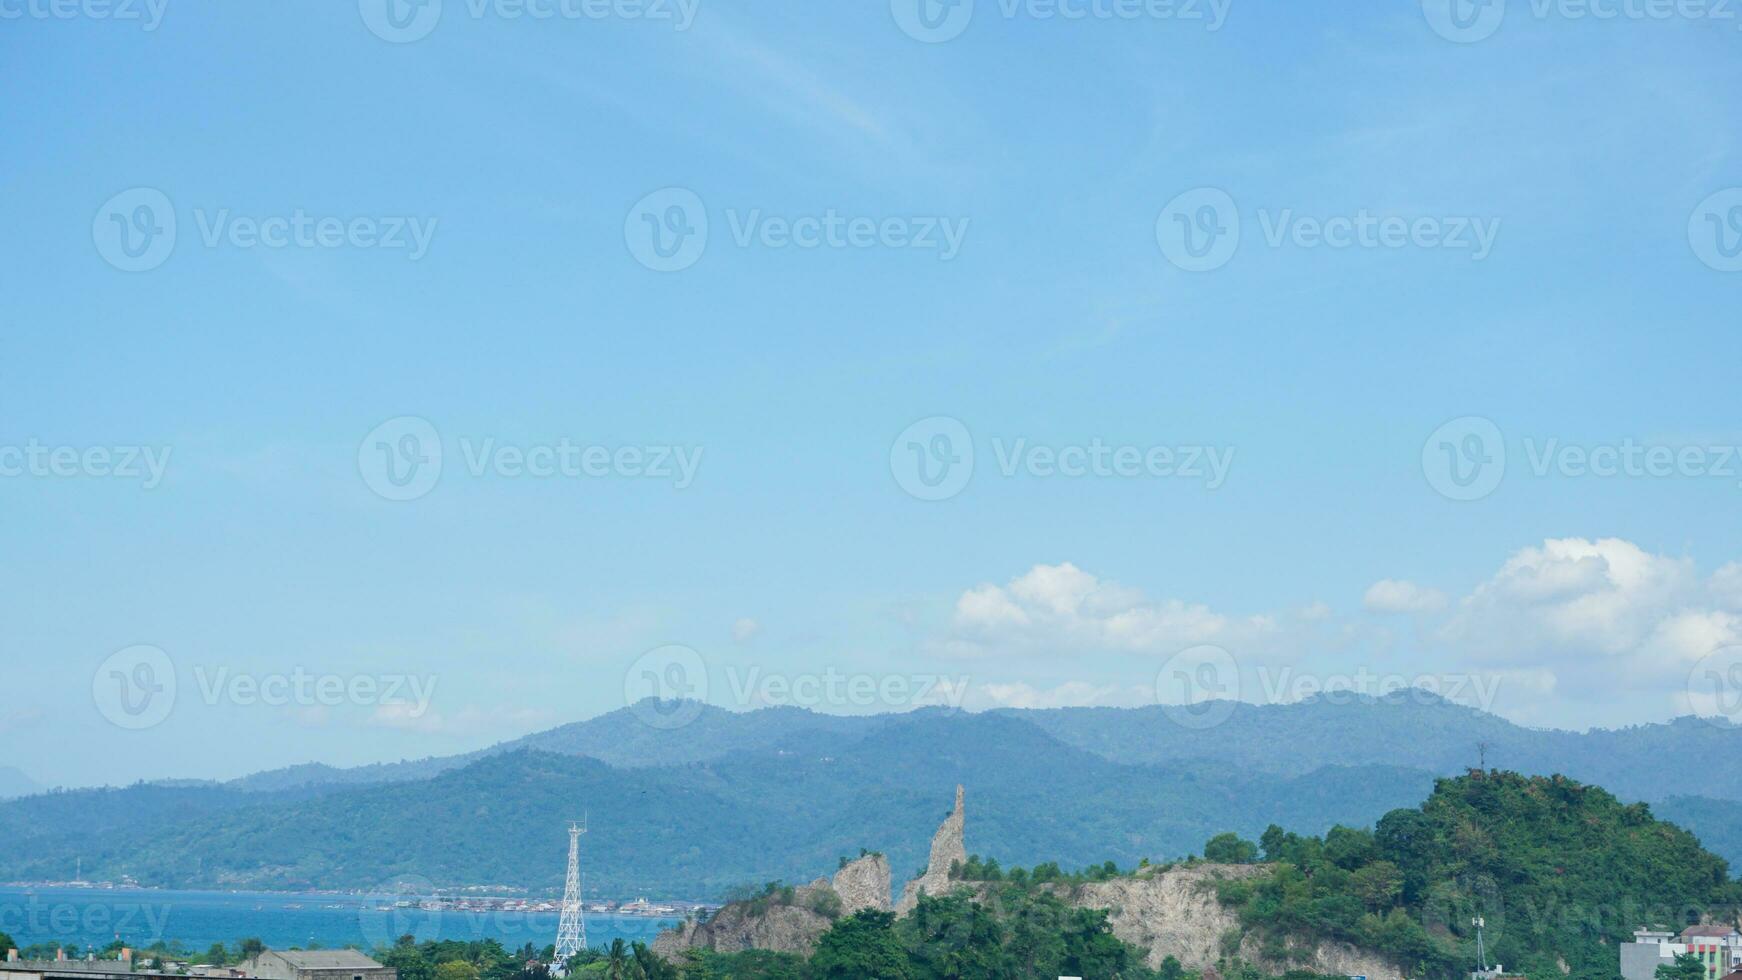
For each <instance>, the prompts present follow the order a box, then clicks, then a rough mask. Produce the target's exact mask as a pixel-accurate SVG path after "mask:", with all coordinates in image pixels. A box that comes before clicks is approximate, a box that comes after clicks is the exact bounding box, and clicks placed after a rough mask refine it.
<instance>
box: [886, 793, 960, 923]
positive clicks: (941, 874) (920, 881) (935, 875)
mask: <svg viewBox="0 0 1742 980" xmlns="http://www.w3.org/2000/svg"><path fill="white" fill-rule="evenodd" d="M962 796H963V794H962V786H961V784H959V783H958V784H957V785H956V808H955V810H953V811H952V812H951V813H950V815H949V816H947V817H945V818H944V822H943V826H941V827H939V828H938V832H937V833H936V834H935V835H933V837H932V839H931V858H930V860H928V861H927V862H926V865H925V874H922V875H920V876H919V877H918V878H915V879H913V880H912V881H910V882H908V883H907V888H906V889H905V890H904V891H903V892H902V893H901V902H900V903H899V904H897V905H896V906H895V911H896V912H899V913H901V914H903V915H905V914H906V913H907V912H908V911H910V910H911V909H912V908H913V907H914V906H915V905H918V904H919V896H920V893H921V892H924V893H925V894H927V895H931V896H934V897H935V896H938V895H947V894H949V890H950V866H951V865H953V864H957V863H961V864H966V863H967V861H968V850H967V846H966V844H965V842H964V836H963V831H964V828H965V826H966V824H967V814H966V812H965V810H964V808H963V805H962Z"/></svg>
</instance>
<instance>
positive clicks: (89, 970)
mask: <svg viewBox="0 0 1742 980" xmlns="http://www.w3.org/2000/svg"><path fill="white" fill-rule="evenodd" d="M0 980H138V974H135V973H134V972H133V951H132V950H130V949H123V950H122V951H121V955H120V956H119V957H117V958H115V959H112V960H98V959H89V960H69V959H67V958H66V952H65V951H64V950H59V951H56V954H55V959H52V960H26V959H20V958H19V956H18V950H16V949H9V950H7V951H6V960H5V962H0Z"/></svg>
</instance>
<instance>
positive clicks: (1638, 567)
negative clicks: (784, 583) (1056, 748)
mask: <svg viewBox="0 0 1742 980" xmlns="http://www.w3.org/2000/svg"><path fill="white" fill-rule="evenodd" d="M1400 613H1401V614H1407V615H1409V616H1410V617H1411V618H1410V620H1409V621H1408V622H1407V623H1406V624H1404V625H1402V626H1400V625H1399V624H1398V623H1397V622H1396V620H1394V619H1391V618H1390V617H1392V616H1394V615H1396V614H1400ZM1200 644H1210V645H1214V646H1218V647H1221V648H1223V649H1225V650H1226V651H1228V652H1229V654H1230V655H1231V657H1232V659H1233V664H1234V665H1233V667H1232V668H1231V669H1232V670H1233V671H1235V672H1236V673H1237V674H1238V675H1239V685H1238V687H1239V690H1240V691H1241V692H1242V693H1241V695H1240V696H1241V697H1242V698H1243V699H1245V700H1253V699H1257V700H1260V701H1263V700H1267V699H1268V700H1275V699H1282V700H1292V699H1293V698H1294V694H1293V693H1292V692H1295V691H1296V690H1300V691H1307V690H1311V689H1313V685H1314V684H1318V683H1326V684H1328V683H1329V682H1331V681H1333V680H1339V681H1340V680H1342V679H1345V678H1350V679H1353V680H1354V681H1355V689H1358V690H1362V691H1363V693H1376V692H1373V691H1366V690H1365V689H1364V688H1363V687H1362V685H1369V686H1375V687H1378V686H1383V685H1392V686H1395V682H1398V681H1401V682H1402V683H1403V684H1406V685H1410V686H1418V687H1427V688H1430V689H1435V690H1438V691H1439V692H1440V693H1442V694H1444V695H1445V696H1448V697H1451V698H1452V700H1455V701H1459V702H1461V703H1466V704H1472V705H1475V706H1478V707H1482V708H1486V709H1490V710H1496V711H1498V712H1499V713H1501V714H1504V715H1506V716H1508V717H1511V718H1513V719H1514V720H1517V721H1520V722H1523V723H1527V724H1546V725H1561V726H1567V725H1572V726H1575V727H1578V726H1584V725H1593V724H1595V725H1606V726H1613V725H1620V724H1630V723H1634V722H1639V721H1647V720H1662V719H1664V718H1667V717H1669V716H1670V715H1672V714H1677V713H1685V712H1686V711H1687V710H1688V707H1689V706H1690V705H1691V706H1694V707H1699V704H1698V702H1697V701H1691V700H1690V697H1689V692H1690V690H1691V687H1692V685H1693V681H1691V680H1690V677H1691V676H1692V675H1691V673H1690V672H1691V671H1694V669H1695V667H1696V665H1697V664H1699V663H1700V662H1701V660H1702V658H1705V657H1708V656H1709V655H1711V654H1712V653H1713V652H1714V651H1717V650H1722V649H1723V648H1726V647H1729V646H1733V645H1742V563H1736V562H1732V563H1729V564H1726V565H1723V566H1721V567H1719V568H1718V569H1717V570H1716V571H1715V572H1712V573H1710V574H1709V575H1704V576H1703V575H1702V574H1701V573H1700V571H1699V569H1697V568H1696V567H1695V565H1694V562H1693V561H1692V560H1691V559H1688V558H1683V557H1675V556H1670V555H1662V554H1654V553H1652V552H1650V551H1648V550H1646V549H1645V548H1641V547H1640V546H1639V545H1637V544H1634V543H1633V542H1630V541H1625V540H1622V539H1618V538H1599V539H1586V538H1555V539H1549V540H1546V541H1543V542H1541V543H1540V544H1535V545H1531V546H1528V547H1524V548H1520V549H1518V550H1517V551H1515V552H1513V553H1512V554H1511V555H1509V556H1506V557H1505V558H1504V559H1503V560H1501V561H1500V562H1499V564H1498V566H1497V567H1496V568H1495V570H1494V572H1493V573H1492V574H1491V575H1489V576H1488V577H1486V578H1484V579H1482V580H1481V581H1479V582H1477V583H1476V584H1474V585H1473V586H1470V587H1469V588H1468V589H1467V590H1466V591H1464V592H1463V593H1462V594H1458V593H1452V594H1448V593H1447V592H1444V591H1441V590H1438V589H1434V588H1429V587H1426V586H1422V585H1420V584H1417V583H1415V582H1411V581H1407V580H1402V579H1392V578H1386V579H1380V580H1378V581H1376V582H1374V583H1373V585H1371V586H1370V587H1368V588H1367V590H1366V591H1365V594H1364V595H1363V596H1362V610H1361V611H1359V612H1353V613H1338V612H1336V611H1334V610H1333V609H1332V608H1331V607H1330V606H1329V605H1327V604H1325V603H1322V602H1313V603H1308V604H1305V605H1300V604H1296V605H1294V606H1292V607H1289V608H1285V609H1280V610H1277V611H1259V612H1255V613H1241V614H1236V613H1231V612H1228V611H1224V610H1219V609H1215V608H1212V607H1210V606H1208V605H1206V604H1203V603H1200V602H1195V601H1192V600H1189V599H1185V598H1175V597H1156V596H1150V595H1146V594H1144V593H1143V592H1141V591H1140V590H1137V589H1132V588H1128V587H1125V586H1121V585H1119V584H1117V583H1114V582H1110V581H1108V580H1106V579H1102V578H1099V577H1097V576H1096V575H1094V574H1093V573H1091V572H1088V571H1085V570H1084V569H1082V568H1079V567H1077V566H1076V565H1074V564H1072V563H1070V562H1063V563H1060V564H1056V565H1036V566H1034V567H1033V568H1031V569H1029V570H1028V571H1027V572H1024V573H1023V574H1021V575H1019V576H1017V577H1016V578H1013V579H1011V580H1009V581H1008V582H1005V583H1004V584H1002V585H996V584H990V583H987V584H981V585H977V586H974V587H972V588H969V589H967V590H966V591H964V592H962V593H960V594H959V596H958V597H957V599H956V601H955V605H954V609H953V611H952V615H951V616H950V618H949V621H948V624H947V625H946V626H945V627H944V628H942V629H941V630H939V631H937V632H935V633H934V635H932V636H931V637H929V638H927V639H926V641H925V642H924V645H923V646H924V649H925V650H926V651H927V652H930V653H932V654H935V655H944V656H971V657H980V658H991V657H1000V658H1021V659H1026V660H1027V661H1029V662H1030V663H1044V664H1046V665H1048V666H1047V667H1046V668H1044V669H1047V670H1050V671H1051V672H1053V673H1054V675H1055V676H1056V672H1057V668H1058V667H1061V666H1063V667H1067V668H1069V669H1070V670H1072V671H1073V672H1074V673H1075V676H1074V677H1070V678H1069V679H1068V680H1065V681H1064V682H1063V683H1059V684H1058V685H1057V686H1055V687H1051V688H1046V687H1035V686H1033V685H1031V684H1027V683H1001V684H984V685H981V687H980V688H979V689H978V692H977V695H978V697H979V698H981V699H984V700H985V701H986V702H988V703H990V704H996V705H1010V706H1021V707H1049V706H1057V705H1065V704H1104V703H1132V702H1131V695H1130V693H1129V692H1131V691H1132V690H1134V689H1139V687H1138V686H1139V685H1143V684H1151V696H1152V697H1153V684H1152V681H1153V678H1152V676H1151V675H1150V674H1149V672H1150V671H1152V670H1154V669H1156V667H1157V666H1159V665H1160V664H1161V663H1162V662H1163V661H1165V660H1166V658H1167V657H1169V656H1172V655H1174V654H1176V653H1177V652H1179V651H1181V650H1183V649H1186V648H1188V647H1193V646H1197V645H1200ZM1133 658H1136V659H1133ZM1284 677H1286V678H1287V679H1288V680H1289V681H1290V683H1289V684H1277V683H1274V682H1275V681H1276V679H1277V678H1284ZM1267 679H1268V680H1270V681H1271V682H1272V683H1270V684H1268V685H1267V684H1266V683H1264V682H1265V681H1266V680H1267ZM1297 682H1298V683H1297ZM1122 692H1123V693H1122ZM1458 692H1463V693H1462V694H1460V693H1458ZM1122 699H1123V700H1122ZM1138 700H1139V701H1141V700H1142V699H1138Z"/></svg>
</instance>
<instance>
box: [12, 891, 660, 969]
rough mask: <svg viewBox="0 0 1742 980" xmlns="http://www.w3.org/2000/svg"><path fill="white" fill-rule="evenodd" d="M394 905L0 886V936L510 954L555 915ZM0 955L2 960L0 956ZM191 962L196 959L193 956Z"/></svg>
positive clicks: (345, 899) (627, 920)
mask: <svg viewBox="0 0 1742 980" xmlns="http://www.w3.org/2000/svg"><path fill="white" fill-rule="evenodd" d="M402 899H403V896H397V897H395V896H366V895H319V894H296V893H291V892H228V891H164V890H159V889H136V888H127V889H121V888H116V889H107V888H68V887H58V886H57V887H48V886H44V887H20V886H0V932H4V933H6V934H8V935H10V936H11V937H12V938H13V940H14V941H16V942H17V943H18V944H19V945H20V946H30V945H34V944H37V943H46V942H58V943H60V944H61V945H63V946H71V945H78V946H96V947H99V948H101V947H103V946H106V945H108V944H109V943H111V942H113V941H115V940H117V939H119V940H120V941H122V942H123V943H126V944H127V945H128V946H131V947H133V948H135V949H138V948H142V947H145V946H149V945H152V944H153V943H156V942H159V941H161V942H164V943H180V944H181V945H183V946H185V947H187V948H188V949H189V950H191V951H193V952H195V953H203V952H205V950H206V949H207V948H208V947H210V946H211V945H212V944H213V943H224V944H226V945H228V946H231V947H234V946H235V945H236V944H237V943H238V942H240V941H241V940H243V939H246V938H250V937H252V938H257V939H259V940H260V941H261V942H263V943H265V944H266V945H267V947H268V948H271V949H288V948H290V947H292V946H298V947H302V948H305V949H306V948H309V947H310V946H311V945H316V944H318V945H319V946H321V947H324V948H328V949H334V948H339V947H344V946H358V947H361V948H363V949H366V950H367V949H373V948H374V947H377V946H385V945H391V944H392V943H393V941H394V940H395V939H397V938H398V937H400V936H403V935H411V936H414V937H416V938H417V940H418V941H419V942H422V941H424V940H430V939H457V940H466V941H470V940H479V939H495V940H499V941H500V942H501V943H502V945H503V946H505V947H507V948H508V949H510V950H515V949H519V948H520V947H522V946H524V945H526V944H527V943H532V944H533V945H534V946H536V947H538V948H540V949H542V948H544V947H545V946H547V945H549V944H550V943H552V942H555V941H556V927H557V913H556V912H506V911H461V910H456V909H440V910H434V909H419V908H406V907H400V906H398V905H397V904H396V903H397V902H398V901H399V900H402ZM674 924H675V923H674V921H673V920H671V919H656V918H651V917H645V916H630V915H606V914H602V913H588V914H587V941H588V943H589V944H590V945H594V946H597V945H605V944H609V943H610V942H611V940H613V939H617V938H621V939H623V940H624V941H625V942H635V941H640V942H645V943H651V942H652V941H653V937H654V936H655V935H657V934H658V932H659V930H661V929H664V928H668V927H670V926H672V925H674ZM0 955H4V954H0ZM196 958H197V957H196Z"/></svg>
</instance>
